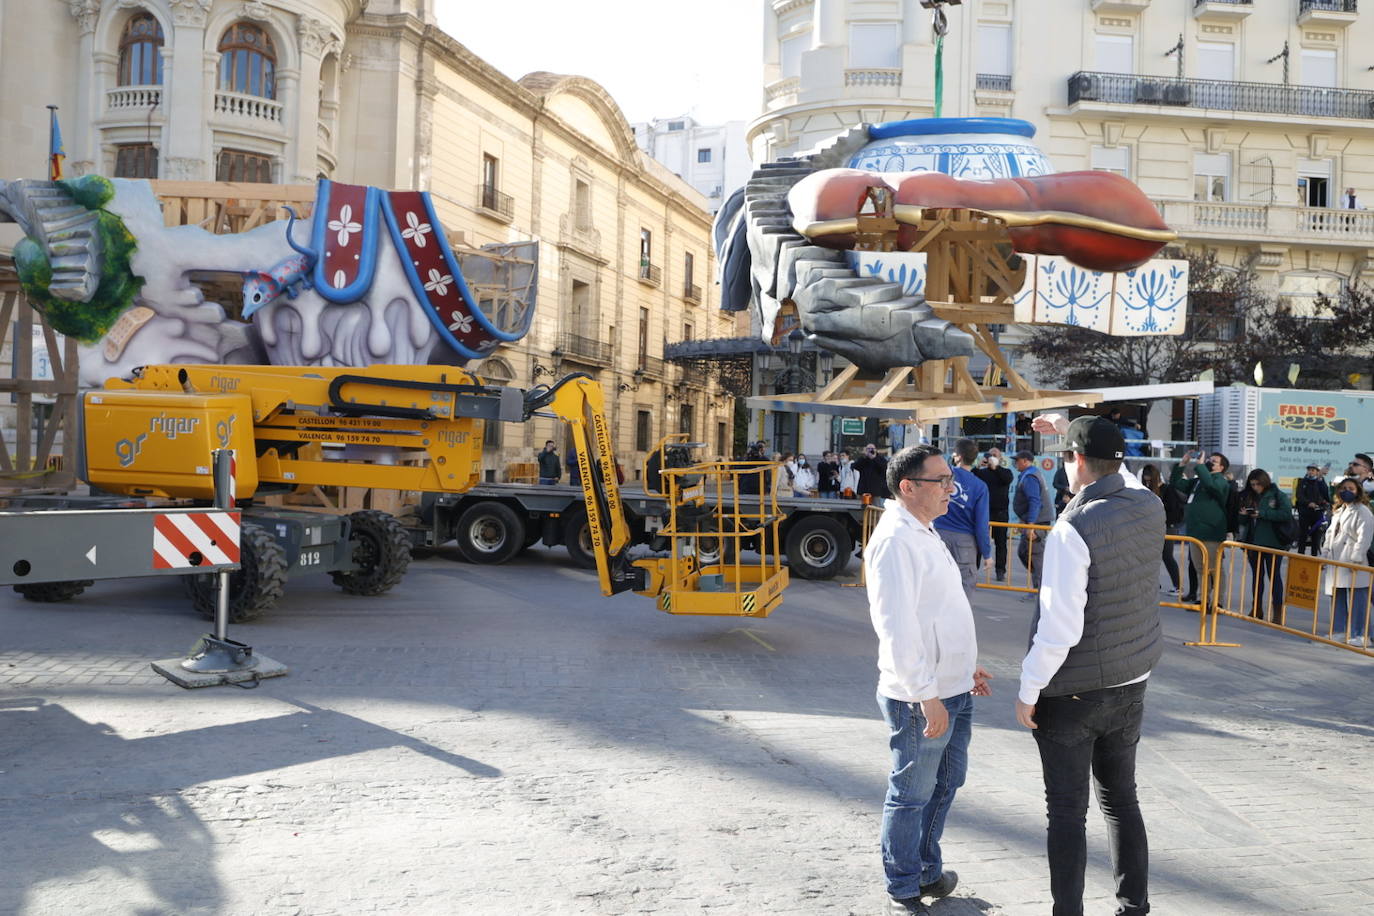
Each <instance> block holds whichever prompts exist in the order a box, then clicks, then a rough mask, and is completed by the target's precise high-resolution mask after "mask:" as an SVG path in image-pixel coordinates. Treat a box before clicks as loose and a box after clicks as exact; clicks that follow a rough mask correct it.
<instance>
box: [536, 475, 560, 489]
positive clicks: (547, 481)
mask: <svg viewBox="0 0 1374 916" xmlns="http://www.w3.org/2000/svg"><path fill="white" fill-rule="evenodd" d="M539 482H540V483H541V484H543V485H544V486H546V487H553V486H557V485H558V478H557V477H540V478H539Z"/></svg>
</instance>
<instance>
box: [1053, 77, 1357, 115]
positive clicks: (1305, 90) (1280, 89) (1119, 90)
mask: <svg viewBox="0 0 1374 916" xmlns="http://www.w3.org/2000/svg"><path fill="white" fill-rule="evenodd" d="M1076 102H1108V103H1113V104H1122V105H1160V106H1173V107H1178V108H1206V109H1212V110H1214V111H1254V112H1261V113H1265V114H1285V115H1299V116H1303V117H1310V118H1361V119H1367V118H1370V117H1374V92H1371V91H1369V90H1366V89H1327V88H1323V87H1320V86H1284V85H1282V84H1279V83H1242V82H1234V81H1230V80H1195V79H1174V78H1171V77H1166V76H1135V75H1132V74H1128V73H1096V72H1092V71H1087V70H1081V71H1079V72H1078V73H1075V74H1074V75H1073V76H1071V77H1069V104H1070V105H1072V104H1074V103H1076Z"/></svg>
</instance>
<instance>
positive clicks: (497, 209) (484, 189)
mask: <svg viewBox="0 0 1374 916" xmlns="http://www.w3.org/2000/svg"><path fill="white" fill-rule="evenodd" d="M477 205H478V206H479V207H481V208H482V209H483V210H487V211H490V212H491V213H495V214H497V215H498V216H500V217H501V218H502V219H511V218H512V217H514V216H515V199H514V198H513V197H511V196H510V195H509V194H502V193H501V192H500V191H498V190H496V189H495V188H494V187H492V186H491V185H489V184H479V185H478V186H477Z"/></svg>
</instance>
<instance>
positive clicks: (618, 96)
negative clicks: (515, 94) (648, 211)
mask: <svg viewBox="0 0 1374 916" xmlns="http://www.w3.org/2000/svg"><path fill="white" fill-rule="evenodd" d="M435 14H436V16H437V17H438V20H439V26H440V28H442V29H443V30H444V31H445V32H447V33H448V34H449V35H451V36H453V37H454V38H456V39H457V40H458V41H459V42H461V43H462V44H463V45H465V46H467V48H468V50H470V51H472V52H473V53H474V54H476V55H477V56H478V57H481V58H482V59H483V60H485V61H487V63H489V64H491V65H492V66H494V67H496V69H498V70H500V71H501V72H502V73H504V74H506V75H507V76H509V77H510V78H511V79H519V78H520V77H522V76H524V75H525V74H526V73H530V72H533V71H535V70H549V71H552V72H554V73H568V74H576V75H578V76H586V77H589V78H591V79H593V80H596V81H597V82H598V83H600V84H601V85H602V86H603V87H605V89H606V91H607V92H609V93H610V94H611V96H612V97H614V98H615V100H616V102H617V103H618V104H619V105H620V108H621V110H622V111H624V112H625V116H626V117H627V118H628V119H629V120H630V121H631V122H635V121H649V120H652V119H654V118H669V117H675V116H677V115H683V114H688V115H691V116H692V117H694V118H696V119H697V120H698V121H701V122H702V123H705V124H714V123H718V122H721V121H734V120H745V121H747V120H751V119H752V118H754V117H755V116H757V115H758V114H759V107H760V100H761V98H762V94H763V82H762V75H761V73H762V66H763V60H762V58H763V3H762V2H761V0H687V2H681V0H494V2H476V0H436V2H435Z"/></svg>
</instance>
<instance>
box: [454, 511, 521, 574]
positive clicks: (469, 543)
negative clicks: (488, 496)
mask: <svg viewBox="0 0 1374 916" xmlns="http://www.w3.org/2000/svg"><path fill="white" fill-rule="evenodd" d="M454 537H456V538H457V539H458V552H459V553H461V554H462V555H463V559H465V560H467V561H468V562H469V563H504V562H506V561H507V560H509V559H510V558H511V557H513V556H515V555H516V554H517V553H519V552H520V549H521V548H522V547H523V546H524V544H525V525H524V523H523V522H521V521H520V517H519V516H518V515H516V514H515V512H514V511H513V510H512V509H511V508H510V507H509V506H507V505H505V504H503V503H498V502H480V503H478V504H477V505H475V506H469V507H468V508H467V509H466V510H465V511H464V512H463V514H462V515H461V516H459V518H458V525H457V527H456V528H455V529H454Z"/></svg>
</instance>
